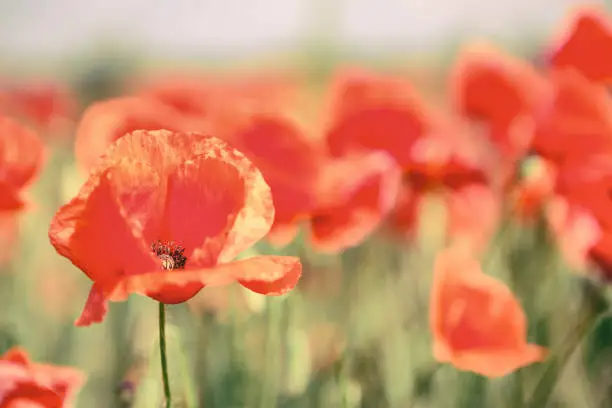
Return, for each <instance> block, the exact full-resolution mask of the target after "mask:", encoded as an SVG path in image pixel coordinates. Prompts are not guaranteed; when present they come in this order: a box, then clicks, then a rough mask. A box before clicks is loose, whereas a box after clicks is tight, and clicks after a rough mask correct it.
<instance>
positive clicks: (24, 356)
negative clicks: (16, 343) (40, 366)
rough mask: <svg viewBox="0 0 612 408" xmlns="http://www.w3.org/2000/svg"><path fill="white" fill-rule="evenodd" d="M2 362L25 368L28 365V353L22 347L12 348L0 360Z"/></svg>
mask: <svg viewBox="0 0 612 408" xmlns="http://www.w3.org/2000/svg"><path fill="white" fill-rule="evenodd" d="M1 359H2V360H6V361H10V362H12V363H16V364H19V365H23V366H27V365H29V364H30V358H29V356H28V352H27V351H25V349H24V348H22V347H13V348H11V349H10V350H9V351H7V352H6V353H4V355H3V356H2V358H1Z"/></svg>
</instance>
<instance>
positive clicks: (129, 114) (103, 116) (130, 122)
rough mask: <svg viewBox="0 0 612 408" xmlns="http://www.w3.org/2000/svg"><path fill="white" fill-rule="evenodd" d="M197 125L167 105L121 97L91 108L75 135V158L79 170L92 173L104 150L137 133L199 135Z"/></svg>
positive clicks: (98, 103) (96, 104)
mask: <svg viewBox="0 0 612 408" xmlns="http://www.w3.org/2000/svg"><path fill="white" fill-rule="evenodd" d="M195 127H196V125H195V124H194V122H193V121H190V120H188V119H187V118H186V117H185V116H183V115H181V114H180V113H178V112H176V111H175V110H174V109H173V108H172V107H170V106H166V105H165V104H164V103H162V102H160V101H157V100H154V99H148V98H144V97H135V96H129V97H120V98H114V99H108V100H105V101H102V102H97V103H94V104H92V105H90V106H89V107H88V108H87V110H86V111H85V113H84V114H83V117H82V118H81V121H80V122H79V125H78V128H77V131H76V140H75V154H76V158H77V162H78V163H79V166H80V167H81V168H82V169H83V170H85V171H89V170H91V169H92V168H93V167H95V165H96V164H98V163H99V161H100V157H101V156H102V154H103V153H104V152H105V150H106V149H107V148H108V147H109V146H110V145H111V144H112V143H113V142H114V141H115V140H117V139H119V138H120V137H122V136H123V135H125V134H127V133H130V132H133V131H135V130H158V129H166V130H172V131H177V132H180V131H196V130H201V129H199V128H198V129H196V128H195Z"/></svg>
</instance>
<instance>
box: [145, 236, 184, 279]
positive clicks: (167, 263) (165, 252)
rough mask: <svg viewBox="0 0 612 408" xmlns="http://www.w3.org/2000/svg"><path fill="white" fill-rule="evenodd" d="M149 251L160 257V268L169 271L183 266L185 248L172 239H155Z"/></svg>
mask: <svg viewBox="0 0 612 408" xmlns="http://www.w3.org/2000/svg"><path fill="white" fill-rule="evenodd" d="M151 251H152V252H153V253H154V254H155V255H157V257H158V258H159V259H160V261H161V265H162V269H164V270H167V271H169V270H174V269H184V268H185V263H186V262H187V257H186V256H185V254H184V252H185V249H184V248H183V247H181V246H180V245H177V244H176V243H174V242H173V241H160V240H157V241H155V242H154V243H153V244H151Z"/></svg>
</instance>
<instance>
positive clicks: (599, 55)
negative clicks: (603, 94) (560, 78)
mask: <svg viewBox="0 0 612 408" xmlns="http://www.w3.org/2000/svg"><path fill="white" fill-rule="evenodd" d="M568 17H569V18H568V20H569V21H568V22H567V24H566V25H565V27H563V30H562V32H561V33H560V35H559V41H555V42H556V43H557V44H555V47H556V49H555V50H553V52H552V55H551V57H550V62H551V64H552V65H553V66H554V67H558V68H562V67H573V68H575V69H578V70H579V71H580V72H581V73H582V74H583V75H585V76H586V77H587V78H589V79H590V80H591V81H609V80H610V79H612V57H610V55H611V54H612V23H611V19H610V17H609V16H608V15H607V14H606V12H605V9H604V8H603V7H596V6H590V7H583V8H580V9H578V10H575V11H573V12H572V14H571V15H570V16H568Z"/></svg>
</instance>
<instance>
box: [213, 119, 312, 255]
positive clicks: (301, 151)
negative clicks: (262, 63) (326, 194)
mask: <svg viewBox="0 0 612 408" xmlns="http://www.w3.org/2000/svg"><path fill="white" fill-rule="evenodd" d="M227 114H228V116H232V118H231V123H228V122H219V121H216V122H215V124H214V126H215V128H214V129H215V134H221V135H223V136H222V138H223V139H224V140H227V141H228V142H229V143H230V144H231V145H232V146H234V147H235V148H236V149H238V150H239V151H240V152H242V153H244V155H245V156H246V157H248V158H249V160H251V161H252V162H253V163H254V164H255V166H256V167H257V168H258V169H259V170H260V171H261V172H262V174H263V176H264V178H265V180H266V183H267V184H268V185H269V186H270V189H271V191H272V200H273V202H274V208H275V217H274V224H273V228H272V231H271V234H270V236H269V237H268V238H269V239H270V240H271V242H273V243H275V244H277V245H283V244H286V243H287V242H288V241H290V240H291V239H292V238H293V237H294V235H295V232H297V231H296V229H295V221H296V219H299V218H300V217H301V216H302V215H304V214H307V213H309V212H310V211H311V210H312V209H313V208H314V206H315V205H316V198H317V197H316V192H315V185H316V182H317V176H318V172H319V168H320V166H321V161H322V149H321V148H320V146H318V145H317V144H315V143H313V142H312V141H311V140H309V139H308V138H307V137H306V135H305V134H304V133H303V132H302V130H301V128H300V127H299V126H298V125H297V124H296V123H295V122H294V121H293V120H291V119H290V118H288V117H286V116H284V115H282V114H281V113H279V112H271V111H262V110H259V109H246V110H244V111H243V112H240V113H232V108H230V109H228V110H227ZM281 235H283V236H281Z"/></svg>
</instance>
